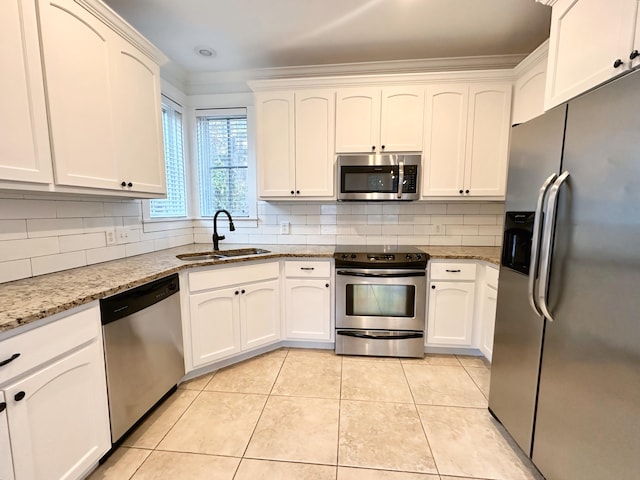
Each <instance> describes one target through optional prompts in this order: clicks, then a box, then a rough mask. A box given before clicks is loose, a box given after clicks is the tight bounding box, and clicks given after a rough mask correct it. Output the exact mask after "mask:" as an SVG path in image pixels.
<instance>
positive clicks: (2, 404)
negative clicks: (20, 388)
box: [0, 402, 7, 413]
mask: <svg viewBox="0 0 640 480" xmlns="http://www.w3.org/2000/svg"><path fill="white" fill-rule="evenodd" d="M6 409H7V404H6V402H0V413H2V412H4V411H5V410H6Z"/></svg>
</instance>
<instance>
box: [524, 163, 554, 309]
mask: <svg viewBox="0 0 640 480" xmlns="http://www.w3.org/2000/svg"><path fill="white" fill-rule="evenodd" d="M556 178H558V175H556V174H555V173H552V174H551V175H550V176H549V178H547V179H546V180H545V181H544V183H543V184H542V186H541V187H540V190H539V191H538V201H537V203H536V213H535V218H534V220H533V233H532V239H531V260H530V263H529V285H528V292H527V297H528V300H529V305H530V306H531V309H532V310H533V311H534V313H536V314H538V315H542V311H541V310H540V307H539V306H538V304H537V303H536V297H535V295H536V291H535V284H536V280H537V279H538V270H539V266H540V262H539V260H540V242H541V240H542V220H543V218H542V211H543V206H544V200H545V197H546V196H547V192H548V191H549V188H551V185H552V184H553V182H554V181H555V179H556Z"/></svg>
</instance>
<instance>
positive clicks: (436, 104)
mask: <svg viewBox="0 0 640 480" xmlns="http://www.w3.org/2000/svg"><path fill="white" fill-rule="evenodd" d="M426 96H427V98H426V107H425V122H424V124H425V133H424V151H423V160H422V163H423V166H424V168H423V174H422V196H423V197H429V196H456V197H459V196H460V195H462V194H463V191H462V189H463V184H464V162H465V145H466V141H467V112H468V109H469V86H468V85H465V84H447V85H431V86H429V87H427V90H426Z"/></svg>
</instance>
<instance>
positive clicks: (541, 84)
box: [511, 40, 549, 125]
mask: <svg viewBox="0 0 640 480" xmlns="http://www.w3.org/2000/svg"><path fill="white" fill-rule="evenodd" d="M548 53H549V41H548V40H547V41H545V42H544V43H543V44H542V45H540V46H539V47H538V48H537V49H536V50H534V51H533V52H532V53H531V54H530V55H529V56H528V57H527V58H525V59H524V60H523V61H522V62H520V63H519V64H518V66H517V67H516V68H515V69H514V73H515V74H516V75H517V78H516V80H515V82H514V84H513V108H512V109H511V123H512V124H513V125H516V124H519V123H524V122H526V121H527V120H531V119H532V118H535V117H537V116H539V115H542V114H543V113H544V92H545V82H546V81H547V61H548Z"/></svg>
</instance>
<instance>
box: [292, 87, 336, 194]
mask: <svg viewBox="0 0 640 480" xmlns="http://www.w3.org/2000/svg"><path fill="white" fill-rule="evenodd" d="M295 99H296V108H295V116H296V120H295V138H296V146H295V152H296V153H295V157H296V161H295V178H296V181H295V186H296V196H301V197H331V196H333V183H334V180H333V179H334V175H333V172H334V162H335V153H334V151H335V148H334V144H335V140H334V135H335V104H336V103H335V102H336V101H335V92H334V91H333V90H330V91H327V90H317V91H303V92H296V94H295Z"/></svg>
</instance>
